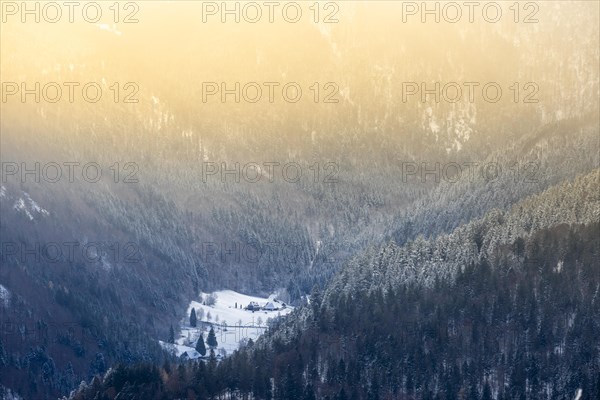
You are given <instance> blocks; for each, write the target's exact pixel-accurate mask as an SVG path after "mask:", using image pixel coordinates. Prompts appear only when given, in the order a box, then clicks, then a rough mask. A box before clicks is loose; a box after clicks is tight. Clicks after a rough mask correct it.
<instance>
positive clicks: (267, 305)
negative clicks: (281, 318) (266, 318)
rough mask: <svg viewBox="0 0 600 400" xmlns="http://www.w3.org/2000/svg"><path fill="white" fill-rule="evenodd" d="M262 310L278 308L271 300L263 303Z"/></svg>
mask: <svg viewBox="0 0 600 400" xmlns="http://www.w3.org/2000/svg"><path fill="white" fill-rule="evenodd" d="M263 310H265V311H276V310H279V308H277V307H275V304H273V302H271V301H269V302H268V303H267V304H265V306H264V307H263Z"/></svg>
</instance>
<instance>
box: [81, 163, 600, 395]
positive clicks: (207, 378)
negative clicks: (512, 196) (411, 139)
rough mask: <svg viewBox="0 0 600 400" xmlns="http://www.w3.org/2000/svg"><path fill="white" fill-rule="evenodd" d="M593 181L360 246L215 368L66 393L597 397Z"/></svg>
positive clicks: (143, 370)
mask: <svg viewBox="0 0 600 400" xmlns="http://www.w3.org/2000/svg"><path fill="white" fill-rule="evenodd" d="M598 179H599V177H598V171H594V172H593V173H591V174H588V175H584V176H580V177H578V178H576V179H575V180H574V181H572V182H565V183H563V184H561V185H558V186H555V187H552V188H550V189H548V190H547V191H545V192H543V193H542V194H540V195H536V196H532V197H529V198H527V199H525V200H523V201H521V202H519V203H518V204H517V205H515V206H514V207H513V208H512V209H511V210H509V211H506V212H500V211H497V210H494V211H491V212H489V213H488V214H486V216H485V217H484V218H482V219H480V220H476V221H473V222H471V223H469V224H467V225H464V226H461V227H459V228H458V229H456V230H455V231H454V232H452V233H451V234H449V235H441V236H439V237H438V238H435V239H432V240H430V241H426V240H424V239H418V240H416V241H413V242H410V243H407V244H406V245H405V246H402V247H399V246H397V245H395V244H390V245H388V246H384V247H380V248H373V249H371V250H368V251H367V252H365V254H363V255H360V256H357V257H355V258H353V259H352V260H351V261H350V262H349V263H348V264H347V266H346V267H345V268H344V269H343V271H341V272H340V274H339V275H338V276H337V277H336V278H335V279H334V281H333V282H332V284H331V285H330V286H329V287H328V288H326V290H325V292H324V294H323V295H321V294H320V291H319V290H314V291H313V294H312V296H311V303H310V306H308V307H305V308H302V309H299V310H297V311H296V312H295V313H294V315H293V318H289V319H287V320H286V321H284V322H283V323H282V324H280V325H279V326H278V327H276V328H274V329H272V330H271V332H270V333H269V334H268V335H267V336H266V337H263V338H261V339H259V340H258V342H257V343H255V344H250V346H249V347H248V348H246V349H244V350H242V351H240V352H238V353H236V354H235V355H234V356H233V357H231V358H229V359H227V360H225V361H223V362H221V363H219V364H216V362H212V363H208V365H205V364H202V363H200V364H197V363H190V364H187V365H181V366H179V367H178V368H177V370H176V369H174V368H172V367H170V366H165V367H163V368H160V369H158V368H155V367H154V368H150V367H138V368H135V369H131V368H129V369H128V368H122V367H119V368H117V369H116V370H114V371H112V372H110V373H109V374H108V375H107V376H106V377H105V378H104V379H103V380H96V381H94V382H93V383H92V385H91V386H89V387H85V388H81V390H80V391H79V392H78V393H77V394H75V395H74V396H73V397H72V398H73V399H77V400H79V399H93V398H94V397H95V396H97V395H100V396H106V397H105V398H108V399H113V398H115V395H120V396H124V397H123V398H130V399H135V398H140V397H136V396H137V394H139V393H144V396H149V397H148V398H156V399H160V398H172V397H183V396H186V395H187V396H189V395H192V394H193V395H194V396H197V397H198V398H211V397H213V396H216V395H217V394H221V395H223V394H225V393H230V394H233V395H234V396H237V397H243V396H247V395H248V394H250V393H252V395H253V396H254V397H256V398H260V399H263V398H264V399H267V398H276V399H316V398H319V399H321V398H327V397H328V398H330V399H388V398H390V399H459V398H467V399H477V400H479V399H486V400H488V399H492V398H495V399H540V398H549V399H562V398H570V397H575V395H576V392H577V391H578V390H581V391H582V392H581V394H582V397H581V398H582V399H595V398H597V396H598V395H599V394H600V374H599V369H598V367H599V366H600V354H599V350H598V349H599V347H598V345H599V343H598V337H599V336H598V332H600V320H598V316H599V315H600V308H599V307H600V303H599V302H598V299H599V296H600V269H599V265H600V264H599V257H600V254H599V250H598V249H599V248H600V231H599V229H600V224H599V216H600V215H599V211H600V208H599V206H600V203H599V194H598V193H599V191H598V188H599V181H598ZM392 271H394V272H393V273H392ZM271 378H274V387H273V390H271V385H270V384H269V381H270V379H271ZM150 390H151V391H150ZM101 398H103V397H101ZM119 398H121V397H119Z"/></svg>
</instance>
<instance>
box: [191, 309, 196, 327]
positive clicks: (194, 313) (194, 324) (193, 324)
mask: <svg viewBox="0 0 600 400" xmlns="http://www.w3.org/2000/svg"><path fill="white" fill-rule="evenodd" d="M197 322H198V319H197V318H196V309H195V308H193V307H192V312H191V313H190V326H191V327H192V328H195V327H196V325H197Z"/></svg>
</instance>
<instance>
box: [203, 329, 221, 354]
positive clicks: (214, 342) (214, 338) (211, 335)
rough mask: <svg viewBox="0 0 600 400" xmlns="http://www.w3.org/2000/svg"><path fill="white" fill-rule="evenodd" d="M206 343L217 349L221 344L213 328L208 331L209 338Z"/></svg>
mask: <svg viewBox="0 0 600 400" xmlns="http://www.w3.org/2000/svg"><path fill="white" fill-rule="evenodd" d="M206 344H207V345H208V347H210V348H211V349H216V348H217V346H218V345H219V343H217V336H216V335H215V330H214V329H213V328H210V331H209V332H208V338H206Z"/></svg>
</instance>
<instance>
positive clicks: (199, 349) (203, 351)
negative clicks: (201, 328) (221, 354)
mask: <svg viewBox="0 0 600 400" xmlns="http://www.w3.org/2000/svg"><path fill="white" fill-rule="evenodd" d="M196 351H197V352H198V353H200V355H201V356H202V357H204V356H205V355H206V346H205V345H204V336H203V335H202V334H200V337H199V338H198V341H197V342H196Z"/></svg>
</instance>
